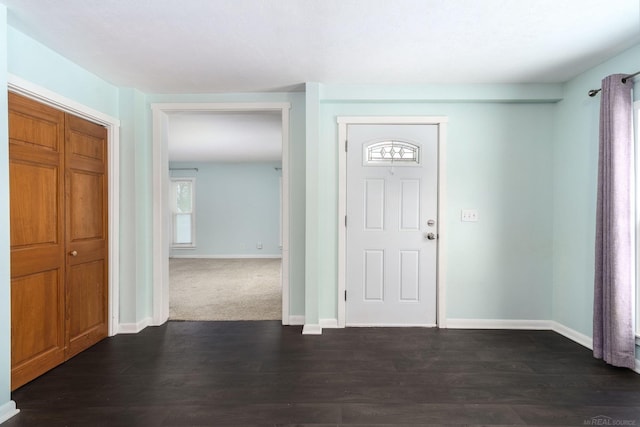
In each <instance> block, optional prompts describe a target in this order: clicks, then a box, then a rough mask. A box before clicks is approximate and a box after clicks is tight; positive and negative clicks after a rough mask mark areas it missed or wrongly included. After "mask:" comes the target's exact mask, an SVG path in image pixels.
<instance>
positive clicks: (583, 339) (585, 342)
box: [551, 321, 593, 350]
mask: <svg viewBox="0 0 640 427" xmlns="http://www.w3.org/2000/svg"><path fill="white" fill-rule="evenodd" d="M551 330H553V331H554V332H557V333H559V334H560V335H562V336H564V337H567V338H569V339H570V340H571V341H574V342H577V343H578V344H580V345H582V346H584V347H587V348H588V349H589V350H593V338H591V337H588V336H586V335H585V334H582V333H580V332H578V331H576V330H574V329H571V328H569V327H567V326H565V325H563V324H561V323H558V322H554V321H551Z"/></svg>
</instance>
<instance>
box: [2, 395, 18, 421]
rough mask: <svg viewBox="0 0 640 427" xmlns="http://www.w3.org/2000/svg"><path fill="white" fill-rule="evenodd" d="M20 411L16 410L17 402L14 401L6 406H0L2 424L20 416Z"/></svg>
mask: <svg viewBox="0 0 640 427" xmlns="http://www.w3.org/2000/svg"><path fill="white" fill-rule="evenodd" d="M19 412H20V409H18V408H16V402H14V401H13V400H10V401H8V402H7V403H5V404H4V405H2V406H0V424H2V423H3V422H5V421H7V420H8V419H9V418H11V417H14V416H16V415H18V413H19Z"/></svg>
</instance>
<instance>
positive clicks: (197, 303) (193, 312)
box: [169, 258, 282, 320]
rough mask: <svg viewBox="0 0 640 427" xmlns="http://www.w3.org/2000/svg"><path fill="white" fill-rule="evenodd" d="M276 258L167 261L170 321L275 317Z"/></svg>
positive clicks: (278, 306)
mask: <svg viewBox="0 0 640 427" xmlns="http://www.w3.org/2000/svg"><path fill="white" fill-rule="evenodd" d="M280 266H281V260H280V259H195V258H171V259H170V260H169V318H170V319H171V320H279V319H281V318H282V293H281V285H280Z"/></svg>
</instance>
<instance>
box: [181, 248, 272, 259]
mask: <svg viewBox="0 0 640 427" xmlns="http://www.w3.org/2000/svg"><path fill="white" fill-rule="evenodd" d="M174 249H176V248H174ZM169 258H201V259H279V258H282V254H277V255H259V254H243V255H189V254H186V255H175V254H173V255H170V256H169Z"/></svg>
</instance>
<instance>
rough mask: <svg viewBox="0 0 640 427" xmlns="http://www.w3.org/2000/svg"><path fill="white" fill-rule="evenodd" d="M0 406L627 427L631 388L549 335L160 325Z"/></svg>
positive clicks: (210, 420) (198, 420)
mask: <svg viewBox="0 0 640 427" xmlns="http://www.w3.org/2000/svg"><path fill="white" fill-rule="evenodd" d="M12 398H13V399H14V400H15V401H16V403H17V405H18V408H20V409H21V411H22V412H21V413H20V414H18V415H17V416H16V417H14V418H12V419H10V420H9V421H7V422H6V427H16V426H53V427H55V426H110V427H112V426H113V427H118V426H127V427H129V426H210V425H243V426H258V425H264V426H267V425H270V426H274V425H282V426H284V425H314V426H337V425H352V426H355V425H362V426H365V425H485V426H490V425H496V426H497V425H499V426H505V425H538V426H543V425H544V426H547V425H548V426H550V425H554V426H555V425H573V426H576V425H636V426H640V375H638V374H636V373H634V372H632V371H630V370H625V369H617V368H612V367H609V366H607V365H605V364H604V363H603V362H601V361H598V360H595V359H594V358H593V357H592V355H591V352H590V351H589V350H588V349H586V348H584V347H581V346H580V345H578V344H576V343H574V342H572V341H570V340H568V339H566V338H564V337H562V336H560V335H558V334H556V333H554V332H550V331H479V330H474V331H468V330H438V329H420V328H407V329H389V328H348V329H333V330H332V329H328V330H327V329H325V330H324V333H323V335H321V336H303V335H301V328H300V327H282V326H280V325H279V322H271V321H265V322H169V323H167V324H165V325H163V326H161V327H150V328H147V329H145V330H144V331H142V332H141V333H140V334H137V335H119V336H116V337H112V338H108V339H106V340H104V341H102V342H100V343H98V344H97V345H95V346H94V347H92V348H90V349H89V350H87V351H85V352H84V353H82V354H80V355H78V356H76V357H74V358H73V359H71V360H70V361H68V362H67V363H65V364H63V365H61V366H59V367H58V368H56V369H54V370H52V371H51V372H49V373H47V374H45V375H44V376H42V377H40V378H38V379H36V380H35V381H33V382H31V383H29V384H27V385H25V386H24V387H22V388H20V389H18V390H16V391H15V392H14V393H13V395H12ZM3 427H5V426H4V425H3Z"/></svg>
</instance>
